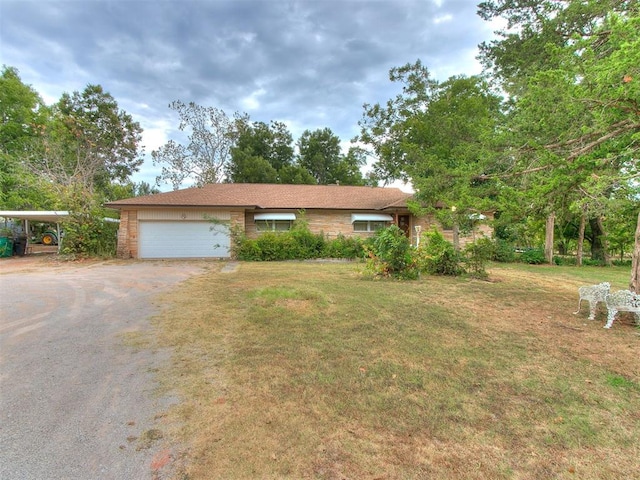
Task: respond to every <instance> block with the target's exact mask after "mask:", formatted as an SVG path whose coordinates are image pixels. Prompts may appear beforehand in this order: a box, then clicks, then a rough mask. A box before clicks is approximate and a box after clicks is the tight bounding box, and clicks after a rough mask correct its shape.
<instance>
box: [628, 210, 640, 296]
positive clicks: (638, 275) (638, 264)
mask: <svg viewBox="0 0 640 480" xmlns="http://www.w3.org/2000/svg"><path fill="white" fill-rule="evenodd" d="M629 290H631V291H632V292H636V293H640V212H639V213H638V223H637V225H636V241H635V244H634V247H633V260H632V261H631V281H630V282H629Z"/></svg>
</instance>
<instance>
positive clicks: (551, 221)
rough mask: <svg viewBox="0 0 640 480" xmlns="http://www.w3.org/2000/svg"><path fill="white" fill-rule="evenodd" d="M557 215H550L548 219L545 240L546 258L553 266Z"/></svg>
mask: <svg viewBox="0 0 640 480" xmlns="http://www.w3.org/2000/svg"><path fill="white" fill-rule="evenodd" d="M555 221H556V214H555V213H550V214H549V216H548V217H547V227H546V232H545V239H544V258H545V260H546V261H547V263H548V264H550V265H552V264H553V229H554V226H555Z"/></svg>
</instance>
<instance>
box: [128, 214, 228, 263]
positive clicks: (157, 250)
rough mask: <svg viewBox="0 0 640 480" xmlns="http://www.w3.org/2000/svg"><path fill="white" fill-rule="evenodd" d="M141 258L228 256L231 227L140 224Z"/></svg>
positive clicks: (187, 223) (206, 223) (173, 223)
mask: <svg viewBox="0 0 640 480" xmlns="http://www.w3.org/2000/svg"><path fill="white" fill-rule="evenodd" d="M138 228H139V231H138V239H139V244H138V245H139V252H138V256H139V257H140V258H200V257H228V256H229V246H230V242H229V227H228V226H227V225H220V224H216V225H214V224H212V223H211V222H189V221H186V222H185V221H183V222H157V221H143V220H141V221H140V223H139V227H138Z"/></svg>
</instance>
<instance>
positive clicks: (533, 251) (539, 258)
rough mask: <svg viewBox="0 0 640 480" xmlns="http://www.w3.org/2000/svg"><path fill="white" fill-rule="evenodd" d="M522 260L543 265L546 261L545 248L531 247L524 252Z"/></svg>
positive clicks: (521, 256)
mask: <svg viewBox="0 0 640 480" xmlns="http://www.w3.org/2000/svg"><path fill="white" fill-rule="evenodd" d="M520 261H521V262H522V263H528V264H530V265H541V264H543V263H545V262H546V259H545V258H544V250H543V249H542V248H529V249H527V250H525V251H524V252H522V254H521V255H520Z"/></svg>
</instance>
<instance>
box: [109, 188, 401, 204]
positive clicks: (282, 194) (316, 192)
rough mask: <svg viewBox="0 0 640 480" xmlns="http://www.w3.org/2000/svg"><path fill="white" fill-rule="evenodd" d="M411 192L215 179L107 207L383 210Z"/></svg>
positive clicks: (129, 199) (122, 201)
mask: <svg viewBox="0 0 640 480" xmlns="http://www.w3.org/2000/svg"><path fill="white" fill-rule="evenodd" d="M409 198H411V194H410V193H405V192H403V191H402V190H400V189H398V188H382V187H352V186H343V185H272V184H264V183H214V184H209V185H205V186H203V187H201V188H195V187H194V188H186V189H183V190H175V191H173V192H166V193H158V194H155V195H147V196H144V197H134V198H127V199H124V200H117V201H115V202H109V203H107V204H106V206H107V207H110V208H115V209H122V208H125V207H244V208H256V209H340V210H383V209H385V208H391V207H406V205H407V204H406V201H407V199H409Z"/></svg>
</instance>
